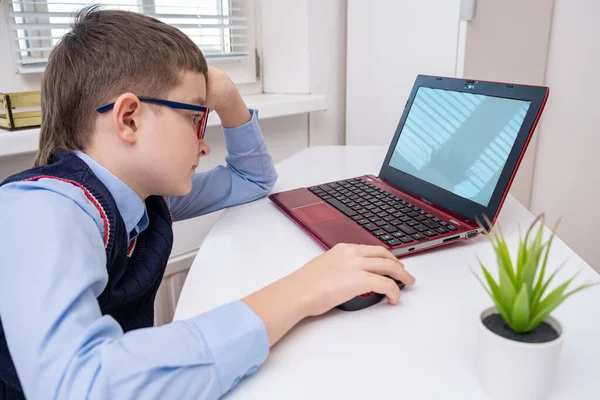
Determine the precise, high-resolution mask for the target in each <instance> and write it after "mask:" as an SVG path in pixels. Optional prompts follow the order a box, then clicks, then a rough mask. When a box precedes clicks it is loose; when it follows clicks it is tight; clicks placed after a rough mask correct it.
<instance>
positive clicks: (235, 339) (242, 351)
mask: <svg viewBox="0 0 600 400" xmlns="http://www.w3.org/2000/svg"><path fill="white" fill-rule="evenodd" d="M189 321H190V322H191V323H192V324H194V325H195V326H196V327H197V328H198V330H199V331H200V332H201V334H202V336H203V338H204V341H205V343H206V346H207V347H208V348H209V349H210V352H211V354H212V359H213V360H214V365H215V369H216V371H217V375H218V377H219V382H220V384H221V391H222V394H224V393H226V392H228V391H230V390H231V389H233V388H234V387H235V386H236V385H237V384H238V383H239V381H240V380H241V379H242V378H243V377H245V376H248V375H251V374H253V373H254V372H256V370H257V369H258V366H259V365H261V364H262V363H263V362H265V360H266V359H267V356H268V355H269V338H268V335H267V329H266V327H265V324H264V323H263V321H262V320H261V319H260V318H259V317H258V316H257V315H256V314H255V313H254V311H252V309H251V308H250V307H248V306H247V305H246V303H244V302H242V301H239V300H238V301H234V302H232V303H229V304H226V305H224V306H221V307H218V308H216V309H214V310H211V311H208V312H206V313H203V314H201V315H199V316H197V317H194V318H192V319H190V320H189Z"/></svg>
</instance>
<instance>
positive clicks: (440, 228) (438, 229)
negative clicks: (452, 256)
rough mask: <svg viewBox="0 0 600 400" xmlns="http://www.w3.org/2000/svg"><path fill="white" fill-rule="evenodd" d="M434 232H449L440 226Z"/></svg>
mask: <svg viewBox="0 0 600 400" xmlns="http://www.w3.org/2000/svg"><path fill="white" fill-rule="evenodd" d="M435 231H436V232H437V233H446V232H449V231H448V229H446V228H442V227H441V226H440V227H439V228H436V229H435Z"/></svg>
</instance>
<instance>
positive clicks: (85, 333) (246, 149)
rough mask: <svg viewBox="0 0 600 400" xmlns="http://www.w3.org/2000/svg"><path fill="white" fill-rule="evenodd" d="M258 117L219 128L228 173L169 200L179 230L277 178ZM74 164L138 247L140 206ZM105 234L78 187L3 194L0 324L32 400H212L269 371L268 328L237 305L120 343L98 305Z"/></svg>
mask: <svg viewBox="0 0 600 400" xmlns="http://www.w3.org/2000/svg"><path fill="white" fill-rule="evenodd" d="M251 111H252V120H251V121H250V122H248V123H246V124H244V125H242V126H240V127H237V128H232V129H227V128H224V134H225V142H226V145H227V151H228V155H227V158H226V161H227V165H226V166H220V167H217V168H215V169H213V170H211V171H208V172H204V173H198V174H195V175H194V177H193V189H192V191H191V192H190V193H189V194H188V195H186V196H182V197H172V198H169V199H168V200H169V203H170V205H171V209H172V213H173V217H174V219H175V220H182V219H186V218H192V217H196V216H198V215H202V214H206V213H209V212H212V211H215V210H218V209H221V208H224V207H228V206H233V205H237V204H241V203H245V202H249V201H252V200H255V199H258V198H260V197H263V196H265V195H266V194H267V193H268V192H269V191H270V190H271V188H272V187H273V184H274V183H275V180H276V179H277V173H276V171H275V169H274V167H273V160H272V158H271V156H270V155H269V154H268V152H267V148H266V145H265V141H264V138H263V136H262V133H261V130H260V127H259V124H258V117H257V112H256V111H254V110H251ZM77 154H78V155H79V157H80V158H81V159H83V160H84V161H85V162H86V163H87V164H88V165H89V166H90V168H91V169H92V171H93V172H94V173H95V174H96V175H97V176H98V178H99V179H100V180H101V181H102V182H103V183H104V184H105V185H106V187H107V188H108V189H109V190H110V192H111V193H112V195H113V197H114V198H115V201H116V203H117V206H118V208H119V212H120V213H121V216H122V217H123V220H124V222H125V225H126V226H127V229H128V232H131V233H132V237H131V238H130V239H133V237H134V236H136V235H137V234H139V233H140V232H141V231H143V230H144V229H145V228H146V227H147V226H148V217H147V214H146V210H145V205H144V202H143V201H142V200H141V199H140V198H139V197H138V196H137V195H136V194H135V193H134V192H133V191H132V190H131V189H130V188H129V187H128V186H127V185H125V183H123V182H122V181H121V180H120V179H118V178H117V177H116V176H114V175H113V174H112V173H111V172H110V171H108V170H107V169H105V168H104V167H102V166H101V165H100V164H98V163H97V162H95V161H94V160H92V159H91V158H90V157H88V156H87V155H85V154H84V153H81V152H77ZM103 231H104V226H103V224H102V219H101V218H100V214H99V212H98V210H97V209H96V207H95V206H94V205H93V204H92V203H91V202H90V201H89V200H88V199H87V197H86V196H85V195H84V193H83V192H82V190H81V189H79V188H77V187H75V186H74V185H71V184H69V183H66V182H61V181H57V180H53V179H40V180H38V181H35V182H15V183H10V184H7V185H4V186H2V187H0V318H1V320H2V324H3V327H4V331H5V335H6V339H7V342H8V347H9V350H10V353H11V356H12V359H13V361H14V363H15V366H16V368H17V373H18V374H19V379H20V380H21V384H22V385H23V389H24V391H25V395H26V396H27V398H32V399H34V398H35V399H54V398H60V399H71V398H72V399H84V398H92V399H154V398H156V399H215V398H219V397H221V396H222V395H223V394H225V393H226V392H228V391H230V390H231V389H232V388H233V387H235V385H236V384H237V383H238V382H239V380H240V379H242V378H243V377H244V376H246V375H249V374H251V373H253V372H254V371H256V369H257V368H258V366H259V365H261V363H263V362H264V360H265V359H266V358H267V355H268V353H269V341H268V337H267V333H266V328H265V326H264V323H263V322H262V320H261V319H260V318H259V317H258V316H257V315H256V314H255V313H254V312H253V311H252V310H251V309H250V308H249V307H248V306H246V305H245V303H243V302H241V301H235V302H232V303H230V304H226V305H224V306H222V307H219V308H216V309H214V310H212V311H209V312H207V313H205V314H202V315H199V316H196V317H194V318H192V319H189V320H186V321H176V322H173V323H170V324H168V325H164V326H161V327H158V328H147V329H138V330H135V331H131V332H128V333H127V334H123V330H122V329H121V327H120V325H119V324H118V323H117V322H116V321H115V320H114V319H113V318H112V317H110V316H108V315H104V316H103V315H102V314H101V312H100V308H99V306H98V301H97V297H98V296H99V295H100V293H101V292H102V291H103V290H104V288H105V286H106V284H107V280H108V275H107V271H106V254H105V250H104V245H103V240H102V235H103ZM214 267H215V268H218V266H217V265H215V266H214Z"/></svg>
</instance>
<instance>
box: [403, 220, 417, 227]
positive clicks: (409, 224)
mask: <svg viewBox="0 0 600 400" xmlns="http://www.w3.org/2000/svg"><path fill="white" fill-rule="evenodd" d="M406 225H408V226H416V225H419V223H418V222H417V221H415V220H412V219H411V220H410V221H408V222H407V223H406Z"/></svg>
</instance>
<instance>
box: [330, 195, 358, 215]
mask: <svg viewBox="0 0 600 400" xmlns="http://www.w3.org/2000/svg"><path fill="white" fill-rule="evenodd" d="M327 203H329V204H331V205H332V206H334V207H335V208H337V209H338V210H340V211H341V212H342V213H344V214H345V215H347V216H348V217H354V216H355V215H356V211H354V210H353V209H351V208H350V207H348V206H346V205H345V204H344V203H342V202H341V201H339V200H336V199H328V200H327Z"/></svg>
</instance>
